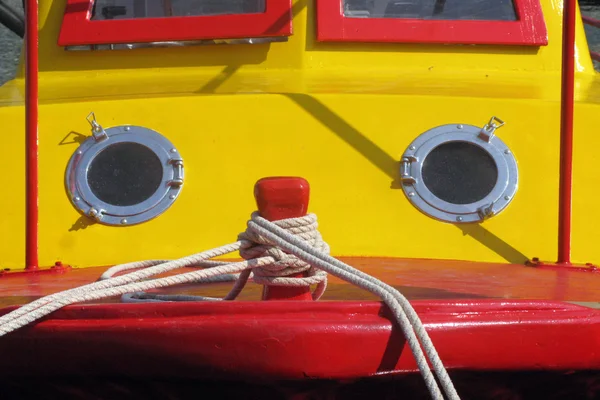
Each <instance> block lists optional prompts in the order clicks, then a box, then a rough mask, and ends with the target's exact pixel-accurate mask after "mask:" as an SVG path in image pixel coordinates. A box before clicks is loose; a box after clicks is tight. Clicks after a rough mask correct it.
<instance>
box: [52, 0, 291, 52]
mask: <svg viewBox="0 0 600 400" xmlns="http://www.w3.org/2000/svg"><path fill="white" fill-rule="evenodd" d="M93 3H94V0H68V1H67V6H66V8H65V14H64V17H63V23H62V26H61V30H60V35H59V38H58V44H59V45H60V46H78V45H94V44H117V43H147V42H165V41H186V40H203V39H239V38H258V37H275V36H290V35H291V34H292V0H266V10H265V12H264V13H257V14H228V15H211V16H190V17H165V18H138V19H114V20H100V21H92V20H91V19H90V18H91V12H92V6H93Z"/></svg>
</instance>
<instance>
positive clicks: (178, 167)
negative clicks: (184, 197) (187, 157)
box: [169, 158, 183, 187]
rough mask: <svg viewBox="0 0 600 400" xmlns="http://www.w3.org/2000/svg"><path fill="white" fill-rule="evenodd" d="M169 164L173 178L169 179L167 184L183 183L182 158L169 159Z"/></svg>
mask: <svg viewBox="0 0 600 400" xmlns="http://www.w3.org/2000/svg"><path fill="white" fill-rule="evenodd" d="M170 163H171V165H172V166H173V179H171V180H170V181H169V186H176V187H179V186H182V185H183V160H182V159H180V158H175V159H171V161H170Z"/></svg>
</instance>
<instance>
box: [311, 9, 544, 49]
mask: <svg viewBox="0 0 600 400" xmlns="http://www.w3.org/2000/svg"><path fill="white" fill-rule="evenodd" d="M317 18H318V34H317V37H318V39H319V40H320V41H354V42H395V43H444V44H451V43H457V44H504V45H536V46H540V45H546V44H548V37H547V31H546V25H545V23H544V18H543V15H542V9H541V6H540V4H539V0H318V17H317Z"/></svg>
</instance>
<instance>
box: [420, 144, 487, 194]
mask: <svg viewBox="0 0 600 400" xmlns="http://www.w3.org/2000/svg"><path fill="white" fill-rule="evenodd" d="M422 175H423V183H424V184H425V186H427V188H428V189H429V190H430V191H431V193H433V194H434V195H435V196H437V197H439V198H440V199H442V200H444V201H447V202H448V203H454V204H470V203H475V202H477V201H480V200H483V199H484V198H485V197H486V196H487V195H489V194H490V193H491V192H492V190H493V189H494V186H496V182H497V181H498V167H497V166H496V163H495V162H494V159H493V158H492V156H491V155H490V154H489V153H488V152H487V151H485V150H484V149H483V148H481V147H480V146H478V145H475V144H473V143H469V142H462V141H460V142H459V141H453V142H446V143H443V144H441V145H439V146H437V147H436V148H434V149H433V150H431V152H430V153H429V154H428V155H427V157H425V160H424V161H423V170H422Z"/></svg>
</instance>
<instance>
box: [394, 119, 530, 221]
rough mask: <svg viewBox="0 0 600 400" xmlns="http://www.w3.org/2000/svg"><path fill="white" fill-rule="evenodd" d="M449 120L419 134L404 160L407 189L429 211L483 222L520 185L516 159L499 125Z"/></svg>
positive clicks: (497, 122) (433, 214)
mask: <svg viewBox="0 0 600 400" xmlns="http://www.w3.org/2000/svg"><path fill="white" fill-rule="evenodd" d="M503 125H504V122H503V121H501V120H500V119H498V118H496V117H494V118H492V119H491V120H490V122H489V123H488V124H486V125H485V126H484V127H483V128H481V127H477V126H472V125H444V126H440V127H437V128H434V129H431V130H429V131H427V132H425V133H423V134H421V135H420V136H418V137H417V138H416V139H415V140H414V141H413V142H412V143H411V144H410V146H409V147H408V149H406V151H405V152H404V155H403V157H402V160H401V163H400V165H401V171H400V176H401V181H402V189H403V191H404V193H405V194H406V196H407V198H408V200H409V201H410V202H411V203H412V204H413V205H414V206H415V207H417V208H418V209H419V210H421V211H422V212H423V213H425V214H426V215H428V216H430V217H433V218H435V219H438V220H440V221H445V222H458V223H464V222H480V221H483V220H485V219H487V218H490V217H492V216H494V215H496V214H498V213H499V212H500V211H502V210H503V209H504V208H506V206H508V204H509V203H510V202H511V201H512V199H513V197H514V195H515V193H516V191H517V187H518V168H517V162H516V160H515V158H514V156H513V154H512V152H511V151H510V149H509V148H508V146H506V144H504V142H503V141H502V140H501V139H500V138H499V137H497V136H496V130H497V129H498V128H500V127H502V126H503Z"/></svg>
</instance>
